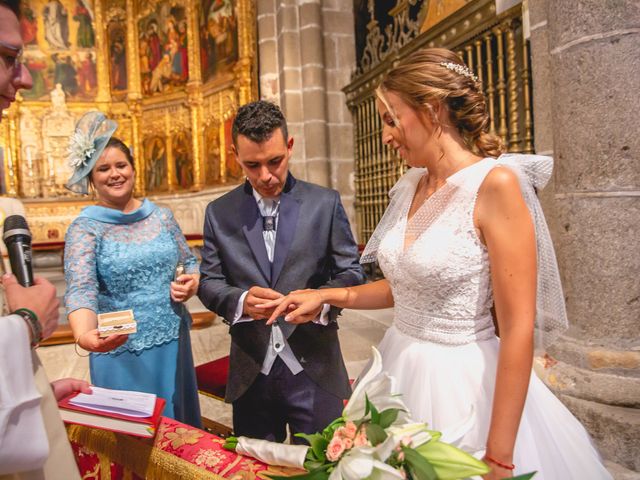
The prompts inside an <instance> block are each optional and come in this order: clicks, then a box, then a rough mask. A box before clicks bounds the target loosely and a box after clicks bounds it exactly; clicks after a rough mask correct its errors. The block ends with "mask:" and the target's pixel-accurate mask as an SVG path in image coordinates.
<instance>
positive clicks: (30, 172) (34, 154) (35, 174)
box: [19, 94, 64, 197]
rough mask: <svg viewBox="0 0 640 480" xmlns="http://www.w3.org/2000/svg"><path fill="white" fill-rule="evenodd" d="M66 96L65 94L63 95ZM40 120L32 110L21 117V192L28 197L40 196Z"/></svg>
mask: <svg viewBox="0 0 640 480" xmlns="http://www.w3.org/2000/svg"><path fill="white" fill-rule="evenodd" d="M63 95H64V94H63ZM41 135H42V128H41V124H40V120H39V119H38V118H36V116H35V115H34V114H33V112H32V111H31V110H25V111H24V112H23V113H22V114H21V115H20V149H21V151H22V155H21V157H20V158H21V161H20V165H19V166H20V177H19V178H20V187H21V188H20V190H21V191H22V192H23V193H24V195H25V196H27V197H37V196H38V195H39V194H40V158H41V152H42V136H41Z"/></svg>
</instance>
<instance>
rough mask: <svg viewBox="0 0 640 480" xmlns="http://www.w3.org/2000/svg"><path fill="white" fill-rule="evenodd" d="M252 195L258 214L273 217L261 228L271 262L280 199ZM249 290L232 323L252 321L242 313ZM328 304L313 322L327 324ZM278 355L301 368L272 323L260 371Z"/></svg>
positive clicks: (265, 370)
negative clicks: (271, 224)
mask: <svg viewBox="0 0 640 480" xmlns="http://www.w3.org/2000/svg"><path fill="white" fill-rule="evenodd" d="M253 197H254V198H255V199H256V202H257V204H258V209H259V210H260V215H262V216H263V217H268V216H272V217H275V229H274V230H263V232H262V237H263V238H264V246H265V248H266V249H267V257H268V258H269V262H270V263H273V256H274V252H275V248H276V234H277V231H278V214H279V211H280V199H279V198H273V199H272V198H263V197H262V196H261V195H260V194H259V193H258V192H256V191H255V190H253ZM248 293H249V291H248V290H247V291H245V292H244V293H243V294H242V295H241V296H240V300H238V305H237V307H236V312H235V316H234V318H233V321H232V322H231V324H232V325H235V324H236V323H241V322H252V321H253V318H251V317H250V316H249V315H243V314H242V311H243V307H244V299H245V298H246V297H247V294H248ZM330 308H331V307H330V305H328V304H324V305H323V306H322V311H321V312H320V315H318V317H317V318H315V319H314V320H313V322H314V323H319V324H321V325H327V324H328V323H329V319H328V317H327V314H328V312H329V309H330ZM277 357H280V358H281V359H282V361H283V362H284V363H285V365H286V366H287V367H288V368H289V370H291V373H293V374H294V375H297V374H298V373H300V372H301V371H302V370H303V367H302V365H300V362H299V361H298V359H297V358H296V357H295V355H294V354H293V351H292V350H291V347H290V346H289V343H288V342H287V339H286V338H284V335H283V333H282V329H281V328H280V326H279V325H278V324H277V323H274V324H273V325H272V326H271V337H270V339H269V348H267V354H266V356H265V358H264V361H263V362H262V369H261V370H260V372H261V373H263V374H265V375H268V374H269V372H270V371H271V367H272V366H273V362H275V360H276V358H277Z"/></svg>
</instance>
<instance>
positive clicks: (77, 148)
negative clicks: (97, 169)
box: [65, 111, 118, 195]
mask: <svg viewBox="0 0 640 480" xmlns="http://www.w3.org/2000/svg"><path fill="white" fill-rule="evenodd" d="M116 128H118V123H117V122H115V121H113V120H109V119H108V118H107V117H106V116H105V114H104V113H102V112H98V111H93V112H87V113H85V114H84V115H83V116H82V118H80V120H78V123H76V130H75V132H73V135H71V138H70V139H69V147H68V150H67V151H68V153H69V155H68V157H67V158H68V161H69V166H70V167H71V168H72V169H73V175H71V178H70V179H69V181H68V182H67V184H66V185H65V187H67V188H68V189H69V190H71V191H72V192H74V193H82V194H84V195H86V194H87V193H89V174H90V173H91V170H92V169H93V167H94V166H95V164H96V162H97V161H98V158H100V155H102V152H103V151H104V147H105V146H106V145H107V142H108V141H109V139H110V138H111V135H113V132H115V131H116Z"/></svg>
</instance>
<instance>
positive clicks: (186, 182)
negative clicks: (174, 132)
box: [173, 133, 193, 189]
mask: <svg viewBox="0 0 640 480" xmlns="http://www.w3.org/2000/svg"><path fill="white" fill-rule="evenodd" d="M173 157H174V159H175V160H174V162H175V168H176V180H177V182H178V185H179V186H180V188H184V189H188V188H190V187H191V186H192V185H193V163H192V162H191V155H189V142H188V140H187V136H186V135H185V134H184V133H182V134H179V135H178V136H177V137H176V139H175V144H174V151H173Z"/></svg>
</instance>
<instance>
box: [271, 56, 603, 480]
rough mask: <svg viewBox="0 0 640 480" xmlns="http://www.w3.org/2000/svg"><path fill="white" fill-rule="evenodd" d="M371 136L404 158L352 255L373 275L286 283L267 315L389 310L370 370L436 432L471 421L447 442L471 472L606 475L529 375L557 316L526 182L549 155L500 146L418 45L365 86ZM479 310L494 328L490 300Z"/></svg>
mask: <svg viewBox="0 0 640 480" xmlns="http://www.w3.org/2000/svg"><path fill="white" fill-rule="evenodd" d="M377 108H378V112H379V114H380V116H381V118H382V122H383V130H382V136H383V141H384V142H385V143H386V144H388V145H390V146H392V147H393V148H394V149H395V150H397V151H398V152H399V154H400V156H401V157H402V158H403V159H404V161H405V162H406V163H407V164H408V165H409V166H410V167H413V168H411V169H410V170H409V171H408V172H407V173H406V174H405V175H404V176H403V177H402V178H401V179H400V180H399V181H398V183H397V184H396V185H395V186H394V188H393V189H392V191H391V192H390V196H391V201H390V204H389V207H388V209H387V211H386V212H385V215H384V216H383V218H382V220H381V221H380V224H379V225H378V227H377V228H376V231H375V232H374V234H373V236H372V238H371V240H370V241H369V243H368V244H367V248H366V249H365V252H364V253H363V259H362V261H363V262H367V261H372V260H376V259H377V260H378V262H379V263H380V266H381V268H382V270H383V272H384V274H385V279H384V280H380V281H377V282H373V283H370V284H367V285H362V286H357V287H349V288H334V289H322V290H304V291H297V292H293V293H291V294H290V295H288V296H286V297H284V298H283V299H280V300H275V301H273V302H270V303H269V304H265V305H264V307H268V306H274V305H276V304H278V307H277V309H276V310H275V312H274V313H273V315H272V317H271V318H270V319H269V322H273V321H275V319H276V318H277V317H278V316H279V315H281V314H284V313H286V316H285V319H286V320H287V321H290V322H293V323H300V322H303V321H304V320H303V317H302V315H303V314H304V313H307V312H311V311H314V310H315V309H317V308H318V307H319V306H320V305H321V304H323V303H329V304H332V305H336V306H338V307H343V308H356V309H378V308H388V307H391V306H393V307H394V322H393V325H392V327H391V328H390V329H389V330H388V331H387V333H386V335H385V337H384V339H383V340H382V342H381V344H380V346H379V350H380V351H381V353H382V357H383V363H384V368H385V369H386V370H387V372H388V373H389V374H390V375H392V376H393V377H394V378H395V381H396V385H395V387H396V390H397V391H398V392H399V393H402V394H403V400H404V401H405V403H406V404H407V406H408V407H409V409H410V412H411V414H412V416H413V417H414V419H416V420H419V421H424V422H426V423H428V424H429V425H430V426H431V427H432V428H434V429H436V430H443V429H448V428H449V429H450V428H452V427H453V426H455V425H458V424H460V422H461V421H463V420H464V419H467V418H471V419H472V422H471V427H470V428H468V429H466V431H465V432H463V433H464V434H463V435H462V437H461V439H460V441H459V443H458V444H457V445H458V446H460V447H461V448H463V449H465V450H467V451H469V452H471V453H474V454H475V455H478V456H480V457H482V458H483V459H484V461H485V462H486V463H487V464H488V465H489V466H490V467H491V468H492V470H491V472H490V473H489V474H487V476H486V477H485V478H487V479H498V478H505V477H511V476H512V475H513V474H514V473H516V474H517V473H526V472H531V471H537V472H538V474H537V476H536V477H535V478H536V480H542V479H546V480H548V479H563V480H564V479H605V478H606V479H608V478H611V476H610V475H609V473H608V472H607V471H606V470H605V468H604V467H603V466H602V463H601V461H600V457H599V455H598V453H597V451H596V450H595V448H594V447H593V445H592V443H591V440H590V438H589V436H588V434H587V432H586V431H585V429H584V428H583V427H582V425H581V424H580V423H579V422H578V421H577V420H576V419H575V418H574V417H573V415H572V414H571V413H570V412H569V411H568V410H567V409H566V408H565V407H564V406H563V405H562V403H561V402H560V401H559V400H557V399H556V397H555V396H554V395H553V394H552V393H551V392H550V391H549V390H548V389H547V388H546V386H545V385H544V384H543V383H542V382H541V381H540V380H539V379H538V378H537V377H536V376H535V375H532V361H533V349H534V340H535V342H538V343H539V344H540V345H541V346H544V345H545V344H548V343H549V342H550V341H551V340H553V338H554V336H555V335H556V334H557V333H558V332H559V331H560V330H561V329H562V328H565V327H566V313H565V310H564V301H563V297H562V289H561V285H560V279H559V275H558V270H557V265H556V260H555V254H554V252H553V246H552V244H551V240H550V237H549V233H548V230H547V226H546V223H545V221H544V216H543V214H542V210H541V208H540V205H539V203H538V201H537V198H536V195H535V190H534V187H538V188H540V187H542V186H544V184H545V183H546V182H547V180H548V179H549V177H550V175H551V168H552V160H551V159H550V158H548V157H539V156H533V155H503V154H502V152H503V146H502V143H501V141H500V139H499V138H498V137H496V136H495V135H492V134H490V133H488V127H489V117H488V113H487V105H486V100H485V98H484V96H483V94H482V88H481V85H480V83H479V82H478V80H477V79H476V77H475V76H474V75H473V73H472V72H471V71H470V70H469V69H468V68H467V67H466V66H465V65H464V63H463V62H462V61H461V60H460V58H459V57H458V56H457V55H456V54H454V53H453V52H450V51H448V50H444V49H423V50H420V51H418V52H416V53H414V54H413V55H411V56H410V57H408V58H407V59H406V60H405V61H404V62H402V63H401V64H399V65H398V66H397V67H395V68H394V69H393V70H392V71H390V72H389V73H388V74H387V76H386V78H385V79H384V80H383V81H382V84H381V85H380V87H379V88H378V90H377ZM492 306H493V307H495V313H496V316H497V327H498V330H499V338H498V336H497V333H496V331H495V328H494V322H493V319H492V314H491V307H492Z"/></svg>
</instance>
